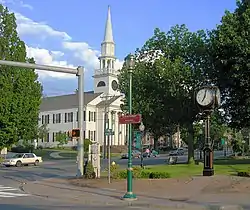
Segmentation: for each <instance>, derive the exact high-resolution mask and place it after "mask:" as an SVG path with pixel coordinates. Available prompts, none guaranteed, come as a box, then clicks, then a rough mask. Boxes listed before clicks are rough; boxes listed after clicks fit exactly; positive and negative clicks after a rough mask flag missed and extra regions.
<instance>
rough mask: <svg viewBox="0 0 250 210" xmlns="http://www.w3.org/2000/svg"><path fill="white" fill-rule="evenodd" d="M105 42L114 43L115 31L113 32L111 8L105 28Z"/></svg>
mask: <svg viewBox="0 0 250 210" xmlns="http://www.w3.org/2000/svg"><path fill="white" fill-rule="evenodd" d="M103 42H114V39H113V31H112V22H111V14H110V6H108V15H107V20H106V26H105V33H104V39H103Z"/></svg>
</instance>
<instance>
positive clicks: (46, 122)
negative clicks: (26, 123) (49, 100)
mask: <svg viewBox="0 0 250 210" xmlns="http://www.w3.org/2000/svg"><path fill="white" fill-rule="evenodd" d="M42 124H43V125H44V124H49V114H47V115H42Z"/></svg>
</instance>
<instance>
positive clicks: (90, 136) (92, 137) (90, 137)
mask: <svg viewBox="0 0 250 210" xmlns="http://www.w3.org/2000/svg"><path fill="white" fill-rule="evenodd" d="M89 139H90V140H91V141H94V140H95V131H89Z"/></svg>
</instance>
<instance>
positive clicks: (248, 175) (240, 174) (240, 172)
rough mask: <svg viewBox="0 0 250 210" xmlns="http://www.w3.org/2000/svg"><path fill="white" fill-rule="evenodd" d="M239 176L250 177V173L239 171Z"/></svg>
mask: <svg viewBox="0 0 250 210" xmlns="http://www.w3.org/2000/svg"><path fill="white" fill-rule="evenodd" d="M237 176H242V177H250V173H249V172H248V171H239V172H238V173H237Z"/></svg>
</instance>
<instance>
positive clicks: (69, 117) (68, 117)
mask: <svg viewBox="0 0 250 210" xmlns="http://www.w3.org/2000/svg"><path fill="white" fill-rule="evenodd" d="M64 122H65V123H68V122H73V112H69V113H65V114H64Z"/></svg>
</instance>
